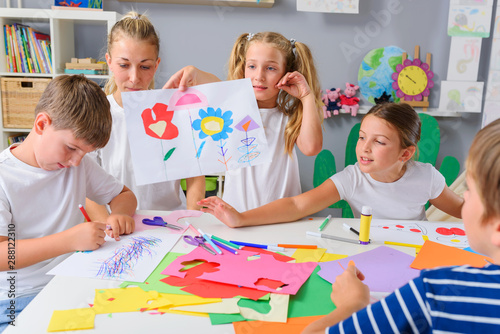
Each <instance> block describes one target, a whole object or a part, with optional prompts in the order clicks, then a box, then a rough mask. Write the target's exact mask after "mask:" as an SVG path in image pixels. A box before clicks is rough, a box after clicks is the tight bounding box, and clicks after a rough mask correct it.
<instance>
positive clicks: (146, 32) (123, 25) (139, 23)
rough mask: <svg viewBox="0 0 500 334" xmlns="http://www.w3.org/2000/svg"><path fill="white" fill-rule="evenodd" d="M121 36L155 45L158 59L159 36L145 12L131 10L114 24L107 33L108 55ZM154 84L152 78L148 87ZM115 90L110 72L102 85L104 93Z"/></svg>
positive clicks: (114, 83) (152, 86)
mask: <svg viewBox="0 0 500 334" xmlns="http://www.w3.org/2000/svg"><path fill="white" fill-rule="evenodd" d="M123 37H128V38H134V39H136V40H138V41H148V42H150V43H151V45H154V46H155V47H156V59H158V55H159V54H160V38H159V37H158V34H157V33H156V30H155V27H154V26H153V24H152V23H151V21H150V20H149V19H148V17H147V16H146V15H145V14H139V13H137V12H134V11H131V12H128V13H127V14H125V15H124V16H123V18H122V19H121V20H120V21H118V22H116V23H115V24H114V26H113V28H111V32H110V33H109V35H108V54H109V55H110V56H111V52H112V50H113V44H114V43H115V42H116V41H117V40H119V39H120V38H123ZM154 85H155V83H154V80H152V81H151V83H150V84H149V89H153V88H154ZM116 90H117V87H116V82H115V78H114V76H113V74H112V73H111V76H110V78H109V80H108V81H107V82H106V85H105V86H104V92H105V93H106V95H110V94H113V93H114V92H116Z"/></svg>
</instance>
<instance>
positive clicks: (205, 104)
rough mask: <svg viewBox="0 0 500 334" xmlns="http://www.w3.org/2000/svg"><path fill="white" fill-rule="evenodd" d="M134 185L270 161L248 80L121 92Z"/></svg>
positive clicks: (217, 171) (206, 173) (258, 113)
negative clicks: (182, 90) (135, 182)
mask: <svg viewBox="0 0 500 334" xmlns="http://www.w3.org/2000/svg"><path fill="white" fill-rule="evenodd" d="M123 105H124V109H125V118H126V122H127V132H128V137H129V143H130V151H131V154H132V159H133V161H132V163H133V166H134V171H135V176H136V181H137V184H139V185H141V184H150V183H156V182H162V181H167V180H178V179H183V178H187V177H193V176H198V175H208V174H212V173H219V172H225V171H228V170H232V169H237V168H243V167H248V166H254V165H258V164H262V163H266V162H269V161H270V154H269V152H268V147H267V140H266V136H265V132H264V127H263V125H262V120H261V117H260V112H259V109H258V107H257V102H256V100H255V95H254V92H253V88H252V85H251V83H250V80H249V79H242V80H232V81H225V82H217V83H211V84H206V85H200V86H195V87H190V88H188V89H187V90H186V91H184V92H181V91H179V90H175V89H160V90H149V91H140V92H134V93H124V94H123Z"/></svg>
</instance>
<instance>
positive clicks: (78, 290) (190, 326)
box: [4, 211, 415, 334]
mask: <svg viewBox="0 0 500 334" xmlns="http://www.w3.org/2000/svg"><path fill="white" fill-rule="evenodd" d="M138 213H140V214H151V215H164V214H166V212H158V211H139V212H138ZM184 220H188V221H189V222H190V223H191V224H192V225H193V226H195V227H198V228H202V229H203V231H204V232H207V233H211V234H214V235H216V236H219V237H221V238H224V239H226V240H241V241H247V242H254V243H263V244H275V243H288V244H316V245H318V247H320V248H326V249H327V252H328V253H333V254H345V255H355V254H358V253H362V252H364V251H368V250H371V249H374V248H376V247H378V246H381V245H382V243H380V242H379V243H377V242H373V243H371V244H370V245H366V246H363V245H356V244H351V243H345V242H341V241H336V240H329V239H321V238H315V237H311V236H307V235H306V231H315V232H316V231H318V227H319V226H320V225H321V223H322V222H323V220H324V218H321V217H314V218H312V219H311V220H310V219H303V220H301V221H297V222H293V223H285V224H274V225H267V226H256V227H243V228H238V229H231V228H229V227H227V226H226V225H224V224H222V223H221V222H219V221H218V220H217V219H216V218H215V217H213V216H212V215H209V214H203V215H202V216H201V217H198V218H183V219H181V220H180V221H184ZM343 222H346V223H347V224H349V225H350V226H352V227H354V228H356V229H358V228H359V220H358V219H340V218H338V219H335V218H334V219H332V220H331V221H330V223H329V224H328V226H327V227H326V228H325V229H324V230H323V233H327V234H333V235H336V236H339V237H344V238H351V239H357V236H356V235H355V234H354V233H353V232H351V231H349V230H347V229H345V228H344V227H343V226H342V225H343V224H342V223H343ZM187 233H188V232H187ZM394 248H396V249H398V250H400V251H403V252H406V253H408V254H410V255H413V256H414V255H415V249H414V248H408V247H400V246H394ZM190 250H191V249H189V248H188V246H186V243H184V242H178V243H177V244H176V246H175V247H174V248H173V251H177V252H180V253H187V252H189V251H190ZM294 252H295V249H286V250H285V252H284V253H285V254H287V255H292V254H293V253H294ZM120 283H121V282H118V281H110V280H98V279H89V278H78V277H63V276H55V277H54V278H53V279H52V280H51V281H50V282H49V284H48V285H47V286H46V287H45V288H44V289H43V290H42V291H41V292H40V293H39V294H38V296H37V297H36V298H35V299H34V300H33V301H32V302H31V303H30V304H29V305H28V306H27V307H26V309H25V310H24V311H23V312H22V313H21V314H20V315H19V317H18V318H17V319H16V326H15V327H13V326H8V327H7V329H6V330H5V332H4V333H6V334H9V333H46V332H47V327H48V325H49V322H50V318H51V316H52V312H53V311H54V310H67V309H74V308H85V307H88V304H92V303H93V300H94V295H95V289H109V288H116V287H118V286H119V285H120ZM161 329H165V330H167V332H183V333H188V332H189V333H191V332H195V331H198V332H200V331H201V330H202V332H203V333H204V334H211V333H214V334H215V333H217V334H224V333H234V330H233V326H232V324H229V325H217V326H212V325H211V323H210V319H209V318H204V317H196V316H185V315H178V314H168V313H167V314H163V315H150V314H147V313H141V312H130V313H114V314H113V315H112V317H111V318H110V317H108V315H104V314H101V315H97V316H96V318H95V328H94V329H93V330H82V331H76V332H74V333H106V334H109V333H143V332H148V331H158V330H161Z"/></svg>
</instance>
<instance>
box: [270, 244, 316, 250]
mask: <svg viewBox="0 0 500 334" xmlns="http://www.w3.org/2000/svg"><path fill="white" fill-rule="evenodd" d="M271 246H277V247H283V248H301V249H317V248H318V246H317V245H291V244H276V245H271Z"/></svg>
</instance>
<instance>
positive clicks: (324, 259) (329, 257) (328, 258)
mask: <svg viewBox="0 0 500 334" xmlns="http://www.w3.org/2000/svg"><path fill="white" fill-rule="evenodd" d="M346 257H347V255H342V254H330V253H325V254H324V255H323V257H322V258H321V259H320V260H319V262H328V261H335V260H340V259H343V258H346Z"/></svg>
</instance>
